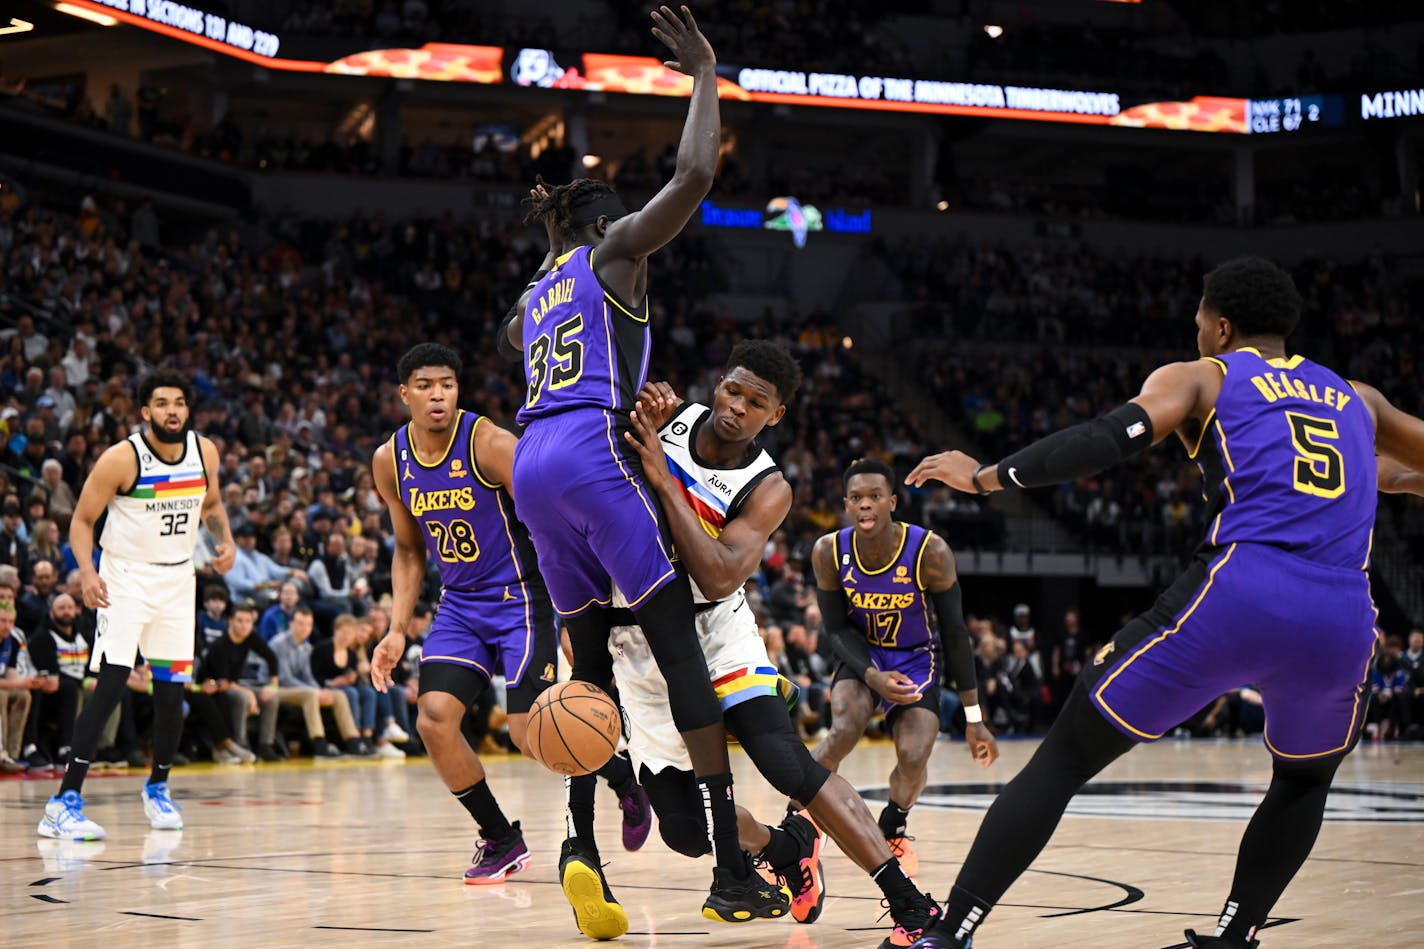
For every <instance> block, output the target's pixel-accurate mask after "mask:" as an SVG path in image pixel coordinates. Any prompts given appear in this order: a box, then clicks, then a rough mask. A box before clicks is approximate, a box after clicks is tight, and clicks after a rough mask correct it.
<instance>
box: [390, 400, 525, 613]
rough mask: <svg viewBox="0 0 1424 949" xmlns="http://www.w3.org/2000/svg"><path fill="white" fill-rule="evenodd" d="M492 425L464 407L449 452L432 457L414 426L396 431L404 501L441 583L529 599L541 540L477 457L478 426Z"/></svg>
mask: <svg viewBox="0 0 1424 949" xmlns="http://www.w3.org/2000/svg"><path fill="white" fill-rule="evenodd" d="M492 424H494V423H492V422H490V421H489V420H488V419H486V418H485V417H484V416H481V415H478V414H476V413H474V412H466V411H464V410H461V411H460V412H459V413H458V415H457V416H456V418H455V435H454V437H453V438H452V439H451V440H450V446H449V448H448V449H447V450H446V452H445V455H444V457H441V458H425V459H422V458H420V457H419V456H418V455H417V454H416V452H415V448H414V446H413V445H411V442H410V426H409V425H408V424H407V425H403V426H401V427H400V428H399V429H397V430H396V433H395V435H393V436H392V437H391V449H392V451H391V458H392V460H393V462H394V464H395V478H396V487H397V488H398V490H399V492H400V503H401V504H402V505H404V506H405V509H406V510H408V511H410V513H411V514H412V515H413V516H414V517H415V519H416V521H417V522H418V523H419V524H420V531H421V533H422V534H423V535H424V536H425V549H426V550H427V551H429V552H430V559H431V560H432V561H433V562H434V563H435V565H436V567H437V568H438V569H439V571H440V582H441V584H442V585H443V586H444V587H445V588H446V589H451V590H461V591H464V592H470V593H474V592H484V591H491V592H493V593H496V594H497V595H498V596H502V597H503V598H505V599H510V598H513V597H519V598H521V599H522V598H523V597H524V596H525V594H524V593H523V592H521V586H522V585H523V584H524V583H525V581H526V580H528V579H529V578H530V575H531V574H534V556H533V547H532V545H530V543H529V537H528V534H527V533H526V532H525V530H524V525H522V524H520V523H519V521H518V520H516V519H515V516H514V504H513V502H512V501H511V500H510V498H509V495H508V494H506V493H505V491H504V489H503V487H502V486H501V485H498V484H495V483H494V482H492V481H490V480H489V479H487V478H486V477H485V476H484V475H483V474H482V473H481V472H480V469H479V466H478V465H477V464H476V462H475V429H476V428H477V427H478V426H480V425H492ZM501 591H502V592H501Z"/></svg>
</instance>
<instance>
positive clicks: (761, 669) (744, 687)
mask: <svg viewBox="0 0 1424 949" xmlns="http://www.w3.org/2000/svg"><path fill="white" fill-rule="evenodd" d="M712 688H713V689H715V690H716V692H717V701H719V702H721V703H722V711H724V712H725V711H726V710H727V709H729V708H731V707H732V706H734V705H740V704H741V703H743V702H745V701H747V699H754V698H758V697H760V696H763V695H770V696H774V697H777V698H780V699H781V700H782V701H784V702H785V703H786V707H787V708H792V707H794V706H795V705H796V697H797V694H798V692H799V690H798V689H797V688H796V684H795V683H794V682H792V681H791V680H790V679H788V678H786V677H785V676H783V675H781V674H780V673H779V672H777V671H776V668H775V667H774V666H742V667H741V668H738V669H732V670H731V671H729V672H726V673H724V674H722V675H720V676H718V677H717V678H715V679H713V680H712Z"/></svg>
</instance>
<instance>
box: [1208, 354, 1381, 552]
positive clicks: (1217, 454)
mask: <svg viewBox="0 0 1424 949" xmlns="http://www.w3.org/2000/svg"><path fill="white" fill-rule="evenodd" d="M1210 358H1211V360H1212V362H1214V363H1216V364H1217V366H1218V367H1219V368H1220V369H1221V371H1222V373H1223V375H1224V378H1223V379H1222V382H1221V394H1220V395H1218V396H1217V399H1216V408H1215V410H1214V411H1213V413H1212V415H1211V416H1210V417H1208V418H1207V420H1206V424H1205V425H1204V426H1203V429H1202V433H1201V440H1200V442H1199V443H1198V445H1197V446H1196V448H1195V449H1194V450H1193V451H1192V453H1191V456H1192V458H1193V459H1194V460H1195V461H1196V462H1197V464H1198V465H1200V466H1201V469H1202V475H1203V478H1204V480H1205V484H1204V490H1205V492H1206V497H1207V500H1208V502H1209V503H1210V505H1211V506H1210V508H1209V510H1208V514H1209V517H1210V519H1209V520H1208V522H1207V530H1206V539H1205V544H1206V546H1208V547H1225V546H1228V545H1230V544H1233V543H1237V542H1241V543H1254V544H1269V545H1271V546H1273V547H1279V548H1281V549H1282V550H1286V551H1288V552H1290V553H1292V554H1295V555H1297V556H1299V557H1302V558H1304V559H1306V560H1310V561H1312V562H1315V563H1319V564H1321V565H1323V566H1334V567H1347V568H1351V569H1355V570H1362V569H1364V568H1366V567H1368V566H1369V556H1370V541H1371V532H1372V531H1373V529H1374V522H1375V503H1376V500H1377V492H1376V488H1375V484H1376V471H1375V432H1374V421H1373V419H1372V418H1371V417H1370V413H1369V409H1367V408H1366V407H1365V405H1364V402H1363V401H1362V400H1361V399H1360V397H1359V396H1358V395H1356V393H1355V390H1354V389H1353V388H1351V387H1350V384H1349V383H1348V382H1346V381H1345V380H1344V379H1342V378H1340V376H1338V375H1336V374H1335V373H1333V372H1331V371H1330V370H1329V369H1326V368H1325V367H1324V366H1321V365H1318V364H1316V363H1313V362H1310V361H1309V360H1307V359H1305V358H1304V357H1303V356H1291V357H1289V358H1285V359H1269V360H1268V359H1264V358H1262V356H1261V354H1260V353H1259V352H1257V351H1256V350H1254V349H1242V350H1237V351H1236V352H1232V353H1227V354H1225V355H1223V356H1219V357H1210Z"/></svg>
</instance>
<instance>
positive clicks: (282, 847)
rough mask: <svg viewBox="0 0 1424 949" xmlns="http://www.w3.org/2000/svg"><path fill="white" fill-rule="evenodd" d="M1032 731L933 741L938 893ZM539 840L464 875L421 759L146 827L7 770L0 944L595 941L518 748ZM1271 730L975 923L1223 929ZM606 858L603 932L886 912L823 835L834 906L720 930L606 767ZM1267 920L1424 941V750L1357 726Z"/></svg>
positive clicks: (1144, 945) (127, 779)
mask: <svg viewBox="0 0 1424 949" xmlns="http://www.w3.org/2000/svg"><path fill="white" fill-rule="evenodd" d="M1033 747H1034V745H1033V743H1032V742H1005V743H1004V745H1003V749H1004V756H1003V758H1002V759H1001V760H1000V761H999V763H998V764H996V765H995V766H994V767H993V768H992V769H990V770H988V771H981V770H980V769H979V768H977V767H975V766H973V765H972V764H971V762H970V760H969V757H968V755H967V754H966V752H965V751H964V747H963V745H962V744H961V743H941V744H940V745H939V746H938V747H937V748H936V750H935V755H934V757H933V759H932V760H931V764H930V786H929V788H928V789H927V791H926V794H925V797H924V799H923V800H922V802H921V804H920V805H919V806H918V807H916V808H915V810H914V811H913V812H912V814H911V818H910V832H911V834H913V835H914V837H915V846H916V848H917V849H918V852H919V857H920V872H919V875H918V882H919V883H920V885H921V887H922V888H924V889H927V890H929V891H930V892H932V893H933V894H934V895H935V896H936V897H937V898H940V899H943V898H944V897H945V895H946V894H947V893H948V890H949V885H950V883H951V881H952V879H953V877H954V874H955V872H956V871H957V870H958V868H959V864H960V861H961V859H962V858H963V856H964V854H965V852H966V850H967V849H968V846H969V843H970V841H971V840H972V838H973V835H974V832H975V829H976V828H977V827H978V824H979V821H980V818H981V816H982V813H983V808H984V807H985V806H987V803H988V801H990V800H991V799H992V793H993V791H994V790H995V789H996V787H997V786H998V784H999V783H1000V782H1003V781H1006V780H1007V779H1008V778H1009V777H1011V776H1012V775H1013V774H1014V773H1015V772H1016V771H1017V770H1018V769H1019V768H1020V767H1021V766H1022V765H1023V763H1024V762H1025V761H1026V760H1027V759H1028V756H1029V754H1030V753H1031V752H1032V750H1033ZM893 757H894V753H893V749H892V748H891V746H890V745H889V744H887V743H884V742H878V743H871V742H867V743H862V745H861V747H860V748H858V749H857V750H856V752H855V753H854V754H853V755H852V756H851V757H850V758H849V759H848V760H847V761H846V763H845V766H844V767H843V773H844V774H845V775H846V777H847V778H848V779H849V780H850V781H851V782H852V783H853V784H854V785H855V786H856V787H857V788H859V789H861V790H862V792H863V793H864V794H865V796H866V797H867V798H868V799H869V800H870V807H871V811H872V813H873V814H878V813H879V808H880V802H883V801H884V793H885V790H884V789H885V784H886V779H887V776H888V774H889V771H890V768H891V766H892V764H893ZM732 759H733V767H734V770H735V772H736V780H737V786H736V787H737V793H738V799H739V800H740V801H741V802H742V803H743V804H745V805H747V806H748V807H750V808H751V809H752V810H753V812H755V813H757V814H758V815H759V816H761V817H762V818H763V819H764V820H767V821H769V822H775V821H777V820H779V819H780V816H781V809H782V807H783V801H782V800H781V799H780V798H779V797H778V796H777V795H776V794H775V793H774V792H773V791H772V789H771V788H770V787H769V786H767V785H766V784H765V783H764V782H763V781H761V779H760V778H759V777H758V776H757V775H756V774H755V773H754V771H753V770H752V768H751V767H750V763H749V762H748V760H747V758H746V756H745V755H744V754H743V753H742V752H741V751H740V749H737V748H734V749H733V754H732ZM488 766H489V771H490V779H491V783H492V785H493V787H494V789H495V791H496V793H497V795H498V796H499V799H500V800H501V802H502V803H503V805H504V808H505V811H506V813H507V814H508V815H509V816H510V818H511V819H518V820H520V821H522V824H523V828H524V833H525V837H526V840H527V841H528V844H529V847H530V849H531V850H532V851H533V854H534V856H533V860H532V862H531V863H530V865H529V867H528V869H527V870H525V871H524V872H523V873H521V874H519V875H517V876H515V877H512V878H511V879H510V880H509V881H508V882H506V883H504V884H502V885H497V886H466V885H464V884H463V883H462V882H461V874H462V873H463V872H464V869H465V867H466V866H467V865H468V863H469V859H470V855H471V852H472V851H473V849H474V843H475V840H474V838H475V833H474V828H473V825H472V824H471V822H470V821H469V819H468V818H467V816H466V815H465V813H464V811H463V810H462V809H461V808H460V807H459V805H458V804H457V803H456V802H455V801H454V800H452V799H451V797H450V794H449V793H448V792H447V791H446V790H445V789H444V788H443V787H442V786H441V785H440V782H439V781H438V780H437V779H436V777H435V774H434V772H433V770H432V769H431V767H430V764H429V763H428V762H427V761H426V760H424V759H410V760H409V761H407V762H404V763H402V762H385V761H382V762H373V761H360V762H357V761H337V762H332V763H324V764H321V765H313V764H310V763H307V762H298V763H294V764H282V765H265V766H246V767H211V766H190V767H187V768H184V769H180V770H179V771H177V772H175V777H174V780H173V787H174V792H175V797H176V798H177V800H178V802H179V803H180V804H181V805H182V806H183V807H184V817H185V821H186V823H187V828H186V829H185V830H183V831H181V832H165V831H151V830H149V828H148V824H147V821H146V820H145V819H144V816H143V810H142V806H141V804H140V802H139V788H140V785H141V783H142V781H143V777H142V776H141V775H139V774H137V773H135V774H133V775H132V776H129V775H124V776H112V777H111V776H107V775H106V776H98V775H96V776H95V777H94V778H92V779H91V780H90V781H89V783H88V786H87V787H86V791H87V792H88V795H87V798H88V800H89V802H90V804H89V808H88V812H89V814H90V816H91V817H93V818H94V819H95V820H97V821H98V822H100V823H101V824H103V825H104V826H105V827H106V828H107V830H108V832H109V839H108V840H107V841H104V842H102V843H71V842H63V841H54V840H45V839H41V838H38V837H36V836H35V824H36V822H37V821H38V819H39V816H40V813H41V810H42V808H43V805H44V801H45V800H46V798H48V796H49V795H50V794H51V793H52V792H53V791H54V789H55V787H56V784H57V779H56V780H51V779H46V780H36V779H28V780H23V779H15V780H5V781H0V868H3V869H2V870H0V944H3V945H6V946H45V947H55V949H61V947H85V949H88V947H94V946H100V947H104V949H120V947H128V946H145V947H149V946H200V947H203V949H214V947H223V946H249V947H250V946H261V947H263V949H268V947H283V946H301V947H314V946H342V947H358V946H387V945H406V946H435V945H442V946H445V945H448V946H472V947H490V949H505V947H510V949H544V947H555V946H558V947H565V946H572V947H578V946H589V945H593V943H592V941H591V940H587V939H584V938H583V937H582V936H580V935H579V934H578V932H577V930H576V928H575V927H574V921H573V915H572V913H571V912H570V910H569V909H568V906H567V904H566V903H565V902H564V899H563V895H562V893H561V891H560V889H559V886H558V873H557V863H558V853H559V843H560V841H561V839H562V836H563V833H562V831H563V820H562V808H563V782H562V781H561V780H559V779H558V778H557V777H555V776H554V775H552V774H550V773H548V772H546V771H544V770H543V769H542V768H540V767H539V766H537V765H535V764H533V763H531V762H529V761H526V760H522V759H519V758H515V757H508V758H496V759H493V760H491V761H490V762H489V763H488ZM1269 768H1270V762H1269V759H1268V757H1267V755H1266V753H1265V751H1264V750H1263V748H1262V747H1261V745H1260V744H1259V743H1258V742H1244V741H1243V742H1171V741H1168V742H1164V743H1161V744H1158V745H1155V746H1151V747H1145V748H1140V749H1138V750H1137V751H1135V752H1133V753H1132V754H1130V755H1128V756H1127V757H1126V758H1124V759H1123V760H1121V761H1119V762H1117V763H1116V764H1115V765H1114V766H1113V767H1112V768H1110V769H1109V770H1108V771H1107V772H1105V774H1104V775H1103V776H1102V777H1101V778H1100V779H1099V780H1098V781H1097V782H1095V784H1093V785H1090V786H1089V787H1090V790H1091V793H1087V794H1084V795H1082V796H1081V797H1080V799H1079V800H1078V802H1076V803H1075V806H1074V808H1073V809H1072V810H1071V811H1070V812H1069V815H1068V816H1067V817H1065V819H1064V821H1063V823H1062V824H1061V825H1060V828H1059V832H1058V835H1057V836H1056V837H1055V838H1054V840H1053V842H1052V843H1051V844H1050V845H1049V847H1048V849H1047V850H1046V851H1045V852H1044V854H1043V855H1042V856H1041V857H1040V859H1039V860H1038V862H1037V863H1036V864H1035V865H1034V868H1033V869H1032V870H1031V871H1030V872H1029V873H1028V874H1026V875H1025V876H1024V877H1023V878H1022V879H1021V880H1020V881H1019V882H1018V883H1017V884H1016V885H1015V886H1014V887H1013V889H1011V890H1010V891H1009V893H1008V894H1007V896H1006V897H1005V900H1004V902H1003V904H1002V905H1001V906H1000V907H999V908H998V909H997V910H995V912H994V914H993V915H992V916H991V917H990V918H989V920H988V922H987V923H986V924H985V925H984V926H983V927H982V928H981V930H980V934H979V936H978V938H977V940H976V945H977V946H980V947H982V949H999V947H1005V949H1007V947H1050V946H1051V947H1055V949H1060V947H1080V949H1089V947H1092V949H1102V947H1124V949H1127V947H1132V949H1168V947H1180V946H1183V945H1184V942H1183V940H1182V937H1181V932H1182V929H1183V928H1184V927H1188V926H1191V927H1194V928H1197V929H1198V930H1201V929H1203V928H1205V929H1207V930H1210V929H1211V927H1212V924H1213V921H1214V919H1215V915H1216V913H1217V912H1218V911H1219V909H1220V907H1221V904H1222V901H1223V899H1224V897H1225V894H1226V890H1227V887H1228V886H1229V884H1230V880H1231V876H1232V869H1233V866H1234V855H1235V850H1236V845H1237V842H1238V840H1239V838H1240V836H1241V832H1242V830H1243V829H1244V827H1245V823H1246V820H1247V819H1248V818H1249V816H1250V812H1251V810H1252V808H1253V807H1254V805H1255V803H1256V801H1257V800H1258V799H1259V797H1260V794H1261V792H1262V790H1263V789H1264V787H1265V784H1266V782H1267V781H1268V779H1269V774H1270V771H1269ZM598 820H599V828H600V836H601V843H602V850H603V857H604V860H605V862H606V863H607V869H606V872H607V874H608V876H609V880H610V883H611V885H612V887H613V891H614V893H615V894H616V895H617V896H618V898H619V899H620V900H621V902H622V903H623V905H624V906H625V907H626V909H627V911H628V916H629V919H630V922H631V926H630V931H629V933H628V934H627V935H626V936H624V937H623V938H622V939H621V940H620V941H618V942H616V943H611V944H610V945H613V946H619V945H621V946H624V947H632V949H644V947H649V946H658V947H667V949H682V947H688V949H691V947H717V949H733V947H735V949H758V947H766V949H840V947H856V949H874V947H875V946H877V945H878V944H879V942H880V940H881V939H882V938H884V937H885V936H886V935H887V934H888V932H889V929H888V926H887V922H886V921H882V920H881V919H880V916H881V912H882V910H881V908H880V902H879V892H878V891H877V890H876V888H875V886H874V885H873V884H872V883H871V882H870V880H869V879H868V878H867V877H866V876H865V874H863V873H862V872H860V871H859V870H858V869H856V868H855V866H854V865H853V864H852V863H851V862H850V861H849V860H848V859H847V858H846V857H845V856H843V855H842V854H841V853H840V852H839V851H838V850H837V849H836V848H835V846H834V845H833V844H828V845H827V847H826V860H825V866H826V877H827V889H828V892H829V893H830V896H829V898H828V899H827V901H826V906H825V912H824V913H823V914H822V916H821V919H820V920H819V921H818V922H817V923H815V924H814V925H810V926H800V925H797V924H796V923H795V922H794V921H792V920H791V919H790V918H787V919H782V920H775V921H767V922H757V923H749V924H743V925H738V926H729V925H725V924H720V923H712V922H709V921H707V920H705V919H703V918H702V916H701V913H700V911H699V910H700V906H701V903H702V899H703V897H704V896H705V894H706V888H707V884H708V882H709V881H710V878H711V871H712V867H711V861H710V859H708V858H704V859H702V860H699V861H691V860H688V859H686V858H683V857H680V856H678V855H676V854H673V853H672V852H671V851H669V850H668V849H667V848H666V847H665V846H664V845H663V843H662V842H661V840H660V839H659V838H658V835H657V832H656V830H655V831H654V832H653V835H652V837H651V838H650V839H649V840H648V843H647V845H646V846H645V847H644V848H643V849H642V850H641V851H639V852H637V853H631V854H630V853H625V852H624V851H623V850H622V848H621V846H620V845H619V812H618V810H617V807H616V801H615V799H614V798H613V795H612V793H611V792H609V791H608V790H607V788H606V787H605V786H603V785H602V784H600V789H599V814H598ZM1275 912H1276V916H1275V918H1274V919H1273V920H1272V924H1271V926H1270V928H1267V929H1265V930H1263V932H1262V934H1261V941H1262V946H1263V947H1264V949H1284V947H1292V949H1304V947H1324V946H1331V947H1337V946H1338V947H1357V946H1369V947H1371V949H1376V947H1378V949H1385V947H1401V949H1402V947H1412V946H1419V945H1421V944H1424V935H1421V934H1424V747H1419V746H1415V747H1408V746H1387V745H1386V746H1379V745H1374V746H1370V745H1365V746H1362V747H1361V748H1360V749H1359V750H1358V751H1357V752H1356V753H1355V754H1353V755H1352V756H1351V757H1350V759H1349V760H1348V761H1347V762H1346V763H1345V765H1344V766H1343V767H1342V768H1341V770H1340V774H1339V777H1338V778H1337V779H1336V786H1335V790H1334V791H1333V792H1332V795H1331V799H1330V810H1329V813H1328V815H1327V818H1326V823H1325V826H1324V828H1323V830H1322V832H1321V835H1320V840H1319V842H1318V843H1317V845H1316V847H1315V851H1314V854H1313V855H1312V857H1311V859H1310V861H1309V862H1308V863H1307V864H1306V866H1305V868H1304V870H1303V871H1302V872H1301V874H1300V875H1299V876H1298V877H1297V878H1296V880H1295V882H1294V884H1293V885H1292V887H1291V888H1290V889H1289V890H1288V891H1287V892H1286V895H1285V897H1284V898H1283V899H1282V900H1281V902H1280V904H1279V905H1278V906H1277V907H1276V911H1275Z"/></svg>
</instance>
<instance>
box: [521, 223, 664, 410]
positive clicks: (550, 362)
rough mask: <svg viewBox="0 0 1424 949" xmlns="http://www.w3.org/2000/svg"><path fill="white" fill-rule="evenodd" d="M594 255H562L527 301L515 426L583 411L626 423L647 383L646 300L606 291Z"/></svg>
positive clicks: (582, 250) (585, 250) (580, 250)
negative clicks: (522, 387)
mask: <svg viewBox="0 0 1424 949" xmlns="http://www.w3.org/2000/svg"><path fill="white" fill-rule="evenodd" d="M595 252H596V249H595V248H592V247H587V246H584V247H577V248H575V249H573V250H571V251H569V252H568V253H567V254H564V255H563V256H562V257H560V258H559V259H558V261H557V262H556V263H555V265H554V269H552V270H550V271H549V273H548V274H546V275H545V276H544V278H543V279H542V280H540V281H539V283H538V284H537V285H536V286H535V287H534V291H533V292H532V293H531V294H530V296H529V305H528V307H527V308H526V309H525V311H524V324H523V326H524V381H525V382H527V383H528V390H527V391H526V392H525V396H524V407H523V408H522V409H520V410H519V416H518V418H519V424H520V425H526V426H527V425H528V424H529V423H530V422H532V421H533V420H535V419H540V418H547V417H549V416H551V415H558V414H560V413H562V412H567V411H569V410H571V409H580V408H593V409H606V410H609V411H612V412H614V413H616V414H618V415H621V416H623V417H624V418H625V419H626V417H627V415H628V412H629V411H630V410H631V409H632V408H633V401H634V399H635V398H636V396H637V394H638V390H639V389H641V388H642V387H643V383H644V382H645V381H646V380H647V378H648V349H649V346H650V343H651V336H650V334H649V332H648V302H647V300H646V299H644V300H643V301H642V303H640V304H639V305H638V306H636V307H634V306H629V305H628V304H626V303H625V302H623V301H622V300H620V299H618V297H617V295H616V294H614V293H613V292H612V291H610V290H609V289H608V288H607V287H605V286H604V285H603V282H602V281H601V280H600V279H599V277H598V274H597V273H595V272H594V269H593V258H594V254H595Z"/></svg>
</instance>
